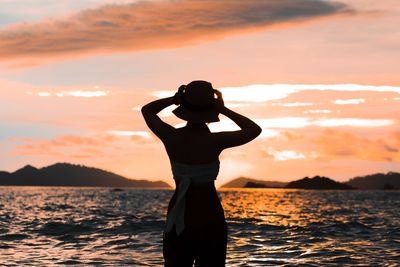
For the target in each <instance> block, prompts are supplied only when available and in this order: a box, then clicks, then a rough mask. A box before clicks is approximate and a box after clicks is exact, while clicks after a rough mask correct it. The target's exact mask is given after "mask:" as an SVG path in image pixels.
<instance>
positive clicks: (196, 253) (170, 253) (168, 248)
mask: <svg viewBox="0 0 400 267" xmlns="http://www.w3.org/2000/svg"><path fill="white" fill-rule="evenodd" d="M226 243H227V227H226V223H225V222H224V223H218V224H211V225H206V226H202V227H200V228H199V227H196V228H195V227H186V228H185V230H184V231H183V232H182V233H181V234H180V235H179V236H177V235H176V232H175V227H174V228H173V229H172V231H171V232H169V233H167V234H165V235H164V239H163V245H164V247H163V254H164V260H165V265H164V266H165V267H192V266H193V262H195V266H196V267H222V266H225V258H226Z"/></svg>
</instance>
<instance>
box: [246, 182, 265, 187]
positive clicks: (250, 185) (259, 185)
mask: <svg viewBox="0 0 400 267" xmlns="http://www.w3.org/2000/svg"><path fill="white" fill-rule="evenodd" d="M243 188H270V187H268V186H266V185H265V184H261V183H254V182H247V183H246V184H245V185H244V186H243Z"/></svg>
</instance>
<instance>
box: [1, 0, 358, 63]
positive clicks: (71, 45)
mask: <svg viewBox="0 0 400 267" xmlns="http://www.w3.org/2000/svg"><path fill="white" fill-rule="evenodd" d="M350 12H351V9H350V8H349V7H348V6H346V5H345V4H341V3H338V2H330V1H317V0H280V1H264V0H248V1H235V0H224V1H195V0H186V1H153V2H138V3H132V4H125V5H106V6H103V7H100V8H97V9H91V10H84V11H81V12H79V13H76V14H74V15H70V16H68V17H62V18H54V19H53V18H52V19H46V20H42V21H40V22H36V23H19V24H15V25H11V26H8V27H6V28H4V29H2V30H1V31H0V39H1V40H2V42H1V43H0V60H13V59H27V58H29V59H30V61H31V62H34V61H37V60H39V61H41V60H43V59H44V58H49V57H54V56H61V57H75V56H78V55H84V54H90V53H110V52H124V51H137V50H148V49H159V48H169V47H179V46H185V45H189V44H194V43H200V42H204V41H209V40H213V39H219V38H223V37H224V36H226V35H229V34H235V33H241V32H245V31H249V30H259V29H264V28H265V27H268V26H277V25H287V24H288V23H294V22H296V23H298V22H299V21H308V20H312V19H314V18H317V17H321V16H329V15H335V14H343V13H350ZM35 63H37V62H35ZM35 63H33V64H35ZM22 64H27V63H22ZM28 65H29V64H28Z"/></svg>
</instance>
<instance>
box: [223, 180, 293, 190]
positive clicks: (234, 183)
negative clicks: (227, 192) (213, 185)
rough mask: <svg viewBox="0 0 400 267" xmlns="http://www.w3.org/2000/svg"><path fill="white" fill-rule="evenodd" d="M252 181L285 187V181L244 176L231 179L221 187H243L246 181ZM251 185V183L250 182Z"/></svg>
mask: <svg viewBox="0 0 400 267" xmlns="http://www.w3.org/2000/svg"><path fill="white" fill-rule="evenodd" d="M249 182H250V183H253V184H257V185H264V186H265V187H274V188H276V187H285V185H286V184H287V183H285V182H277V181H263V180H257V179H251V178H246V177H239V178H236V179H233V180H231V181H229V182H227V183H226V184H224V185H223V186H221V188H243V187H245V185H246V184H247V183H249ZM250 185H251V184H250Z"/></svg>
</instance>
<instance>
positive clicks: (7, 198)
mask: <svg viewBox="0 0 400 267" xmlns="http://www.w3.org/2000/svg"><path fill="white" fill-rule="evenodd" d="M172 194H173V190H168V189H118V188H87V187H86V188H83V187H0V266H67V265H76V266H163V258H162V232H163V227H164V223H165V215H166V210H167V205H168V201H169V199H170V198H171V196H172ZM218 194H219V197H220V199H221V202H222V205H223V207H224V209H225V217H226V220H227V223H228V251H227V261H226V263H227V266H400V191H340V190H338V191H308V190H294V189H293V190H291V189H221V190H219V191H218Z"/></svg>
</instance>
